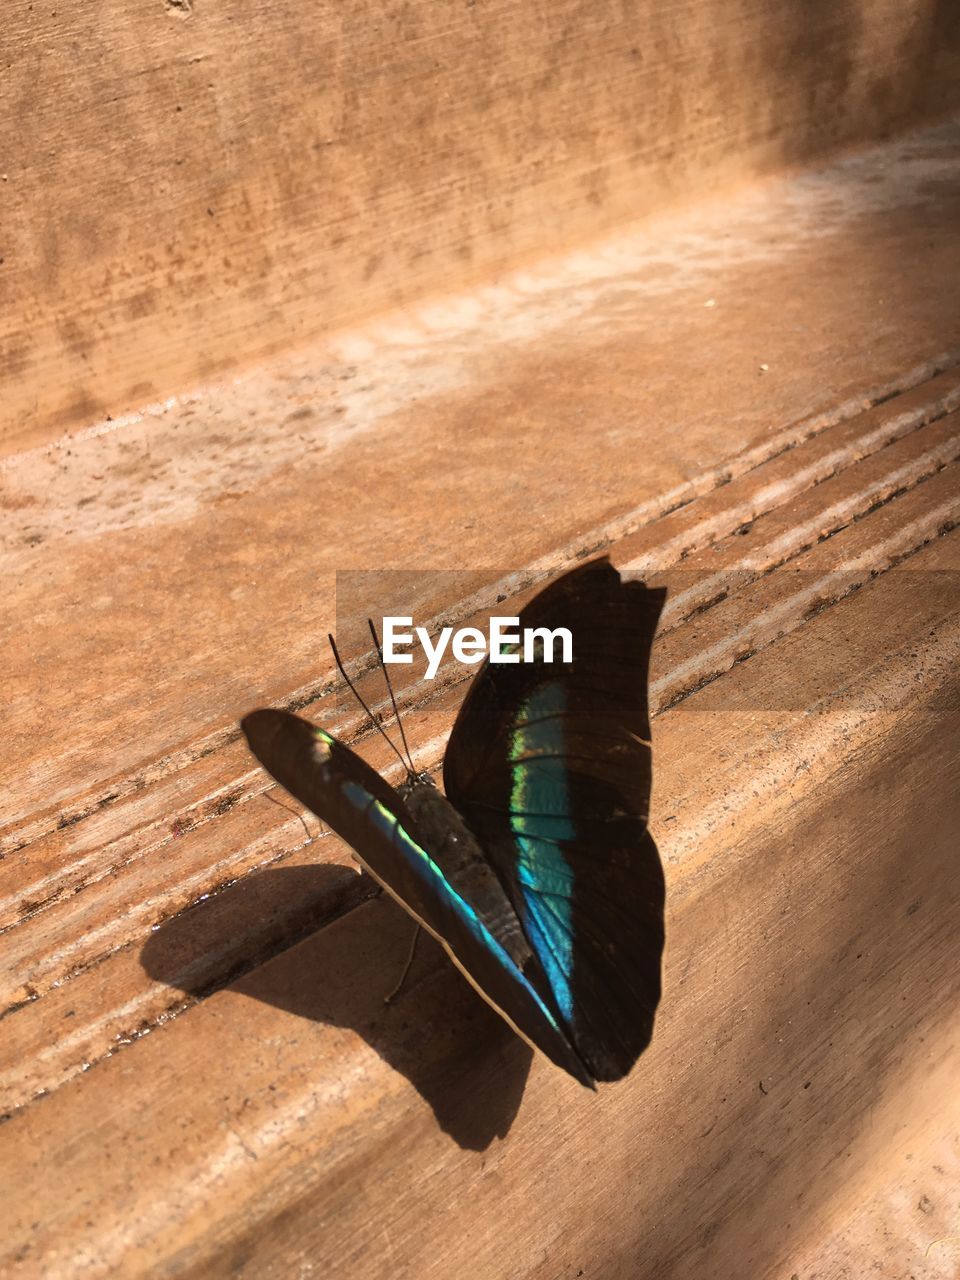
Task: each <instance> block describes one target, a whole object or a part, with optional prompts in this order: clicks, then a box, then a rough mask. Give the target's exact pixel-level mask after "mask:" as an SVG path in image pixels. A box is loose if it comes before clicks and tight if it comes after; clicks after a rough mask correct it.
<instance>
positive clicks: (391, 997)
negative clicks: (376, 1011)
mask: <svg viewBox="0 0 960 1280" xmlns="http://www.w3.org/2000/svg"><path fill="white" fill-rule="evenodd" d="M419 940H420V925H417V926H416V928H415V929H414V931H413V941H412V942H411V943H410V954H409V955H408V956H407V963H406V964H405V965H404V966H403V973H401V975H400V981H399V982H398V983H397V985H396V986H395V987H394V988H393V990H392V991H391V992H390V994H389V995H386V996H384V997H383V1003H384V1004H392V1003H393V1001H394V1000H395V999H396V997H397V996H398V995H399V994H400V989H401V987H402V986H403V984H404V983H405V982H406V980H407V974H408V973H409V972H410V966H411V965H412V964H413V957H414V955H415V954H416V950H417V943H418V942H419Z"/></svg>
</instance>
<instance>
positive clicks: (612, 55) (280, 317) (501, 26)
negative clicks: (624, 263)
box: [0, 0, 960, 451]
mask: <svg viewBox="0 0 960 1280" xmlns="http://www.w3.org/2000/svg"><path fill="white" fill-rule="evenodd" d="M0 67H2V75H0V131H2V133H0V157H2V159H0V165H2V172H0V371H2V377H3V395H2V397H0V448H2V449H3V450H5V451H6V450H11V449H19V448H22V447H25V446H28V445H31V444H36V443H40V442H43V441H46V440H49V439H53V438H56V437H57V436H59V435H60V434H61V433H62V432H63V431H65V430H67V429H72V428H75V427H83V426H86V425H88V424H89V423H90V422H92V421H95V420H102V419H103V418H105V417H106V416H107V415H110V416H112V417H113V418H114V419H116V418H117V417H118V416H120V415H121V414H123V413H127V412H135V411H139V410H140V409H141V408H142V407H143V405H145V404H147V403H150V402H163V401H165V400H166V399H167V398H168V397H169V396H171V395H173V394H176V393H179V392H183V391H188V390H190V389H191V388H193V387H195V386H200V385H202V384H203V383H205V382H206V381H208V380H209V379H210V378H211V377H212V376H215V375H218V374H220V373H224V372H230V371H231V370H233V369H235V368H237V367H242V366H243V365H245V364H249V363H250V362H251V361H255V360H257V359H258V358H260V357H263V356H264V355H270V354H272V353H275V352H277V351H281V350H287V349H289V348H290V346H291V345H292V344H295V343H297V342H302V341H305V340H309V339H311V338H313V337H315V336H317V335H318V334H321V333H324V332H329V331H331V330H332V329H334V328H336V327H338V326H340V325H343V324H344V323H347V322H353V321H354V320H357V319H359V318H362V317H364V316H368V315H371V314H376V313H378V312H380V311H382V310H383V309H384V308H385V307H390V306H396V305H399V304H403V303H408V302H410V301H414V300H417V299H419V298H421V297H422V296H424V294H426V293H433V292H439V293H446V292H447V291H448V290H449V288H450V285H451V281H455V282H457V284H469V283H471V282H476V281H482V280H486V279H489V277H490V275H491V274H492V273H493V272H496V271H499V270H501V269H503V268H504V267H505V266H508V265H510V264H513V263H517V262H526V261H528V260H529V259H530V258H531V256H533V255H542V254H544V253H551V252H559V251H562V250H566V249H567V248H569V247H570V246H572V245H575V244H578V243H580V242H586V241H589V240H590V239H591V238H593V237H595V236H597V235H598V234H600V233H602V232H604V231H605V230H608V229H610V228H614V227H618V226H620V225H621V224H622V223H624V221H626V220H629V219H633V218H637V217H640V216H643V215H645V214H647V213H649V212H651V211H657V210H662V209H663V208H664V207H665V206H666V205H670V204H676V203H677V202H683V201H684V200H687V199H689V198H690V197H699V196H702V194H703V193H704V192H705V191H707V190H710V189H716V188H720V187H726V186H729V185H730V184H735V183H738V182H741V181H743V180H744V179H749V178H751V177H754V176H756V175H757V174H761V173H768V172H771V171H779V170H781V169H783V168H784V167H785V166H789V165H795V164H798V163H801V162H804V163H806V162H809V161H811V160H812V159H815V158H817V157H822V156H825V155H827V154H829V153H830V152H832V151H835V150H836V149H837V148H838V147H841V146H844V145H847V144H850V143H857V142H863V141H869V140H876V139H880V138H884V137H886V136H887V135H888V134H889V133H890V131H891V130H895V129H902V128H904V127H906V126H908V125H910V124H914V123H920V122H923V121H925V120H929V119H931V118H932V117H937V116H942V115H944V114H946V113H947V112H949V111H951V110H956V109H957V107H958V105H960V88H958V86H960V27H958V24H957V21H956V14H955V7H954V6H953V5H952V4H951V3H949V0H872V3H871V4H869V5H864V4H862V3H861V2H860V0H821V2H820V3H817V4H816V5H813V6H811V5H809V4H808V5H805V6H799V5H798V4H797V3H796V0H761V2H760V3H748V0H735V3H730V0H709V2H706V3H705V2H704V0H683V2H682V3H681V2H678V3H673V4H667V5H665V4H663V3H659V2H654V0H640V2H639V3H627V2H626V0H605V2H604V3H600V4H598V3H596V0H525V3H524V4H522V5H517V4H513V3H510V2H509V0H413V2H405V3H383V0H364V2H360V0H353V2H352V3H350V4H349V5H343V4H340V5H334V4H329V3H326V4H320V5H302V4H296V3H291V2H290V0H268V2H267V3H265V4H263V5H261V6H260V7H259V8H258V10H257V12H256V16H255V18H254V17H253V16H252V14H251V11H250V9H249V7H248V6H247V5H244V4H241V3H238V0H217V3H212V2H210V0H195V2H191V0H103V2H102V3H99V4H97V5H95V6H89V5H60V6H52V5H40V4H37V3H32V2H29V0H8V2H7V4H6V5H5V6H4V23H3V31H2V33H0Z"/></svg>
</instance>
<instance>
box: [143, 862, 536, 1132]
mask: <svg viewBox="0 0 960 1280" xmlns="http://www.w3.org/2000/svg"><path fill="white" fill-rule="evenodd" d="M348 907H350V908H352V909H349V910H347V909H345V908H348ZM338 912H342V914H337V913H338ZM331 916H334V917H335V918H333V919H331ZM413 931H414V925H413V922H412V921H411V920H410V918H409V916H408V915H407V914H406V912H404V911H403V910H401V908H400V907H398V906H397V905H396V904H395V903H394V902H393V900H392V899H390V898H389V897H388V896H387V895H386V894H381V893H376V892H375V891H374V890H373V888H372V882H369V881H368V879H367V877H366V876H363V877H360V876H358V875H357V874H356V873H355V872H353V871H352V870H350V869H349V868H345V867H340V866H329V865H320V866H306V867H304V866H300V867H281V868H267V869H265V870H263V871H260V872H257V873H255V874H253V875H250V876H247V877H245V878H244V879H242V880H239V881H237V882H236V883H235V884H233V885H230V886H228V887H227V888H226V889H224V890H222V891H221V892H219V893H217V894H215V895H213V896H211V897H209V898H207V899H205V900H203V901H201V902H198V903H196V904H194V905H193V906H192V907H190V908H188V909H187V910H185V911H183V912H181V913H180V914H179V915H177V916H174V917H173V918H172V919H170V920H169V921H167V922H165V923H164V924H162V925H160V926H159V927H157V928H156V929H155V930H154V932H153V934H152V935H151V937H150V938H149V940H148V941H147V943H146V944H145V945H144V947H143V950H142V952H141V956H140V959H141V963H142V964H143V967H144V969H145V970H146V972H147V973H148V974H149V976H150V977H151V978H153V979H154V980H155V981H159V982H164V983H166V984H167V985H168V986H170V987H172V988H174V989H175V990H178V991H182V992H184V993H185V994H187V995H190V996H205V995H209V994H211V993H212V992H213V991H215V990H217V989H219V988H221V987H223V986H225V985H227V984H228V983H229V985H230V989H231V990H232V991H235V992H241V993H242V994H244V995H246V996H248V997H250V998H251V999H253V1000H259V1001H262V1002H263V1003H266V1004H269V1005H273V1006H274V1007H276V1008H279V1009H284V1010H286V1011H287V1012H288V1013H292V1014H295V1015H296V1016H298V1017H301V1018H308V1019H310V1020H312V1021H315V1022H320V1023H326V1024H328V1025H330V1026H336V1027H346V1028H350V1029H351V1030H353V1031H355V1032H356V1033H357V1034H358V1035H360V1036H362V1037H363V1038H364V1039H365V1040H366V1041H367V1043H368V1044H369V1045H370V1046H371V1048H373V1049H374V1050H375V1051H376V1053H377V1054H378V1055H379V1056H380V1057H381V1058H382V1059H383V1061H384V1062H386V1063H387V1064H388V1065H389V1066H390V1067H391V1068H393V1069H394V1070H395V1071H399V1072H401V1073H402V1074H403V1075H404V1076H406V1078H407V1079H408V1080H409V1081H410V1083H411V1084H412V1085H413V1087H414V1088H415V1089H416V1090H417V1092H418V1093H419V1094H420V1095H421V1097H422V1098H423V1099H424V1101H425V1102H427V1103H428V1105H429V1106H430V1107H431V1109H432V1110H433V1113H434V1116H435V1117H436V1121H437V1124H438V1125H439V1127H440V1128H441V1129H442V1130H443V1132H445V1133H446V1134H448V1135H449V1136H450V1137H451V1138H452V1139H453V1140H454V1141H455V1142H456V1143H457V1144H458V1145H459V1146H461V1147H463V1148H466V1149H469V1150H473V1151H482V1150H484V1149H485V1148H486V1147H488V1146H489V1145H490V1143H491V1142H492V1141H493V1139H494V1138H503V1137H505V1136H506V1134H507V1132H508V1131H509V1129H510V1126H511V1125H512V1123H513V1120H514V1118H515V1117H516V1114H517V1112H518V1110H519V1108H520V1102H521V1100H522V1098H523V1092H524V1088H525V1085H526V1080H527V1075H528V1073H529V1070H530V1064H531V1060H532V1057H533V1053H532V1051H531V1049H530V1048H529V1047H528V1046H527V1045H526V1044H525V1043H524V1042H523V1041H522V1040H520V1039H519V1037H517V1036H516V1035H515V1034H514V1033H513V1031H511V1029H510V1028H509V1027H508V1026H507V1025H506V1024H505V1023H504V1021H503V1020H502V1019H501V1018H500V1017H499V1015H498V1014H496V1013H495V1012H494V1010H492V1009H491V1008H490V1006H489V1005H488V1004H487V1003H486V1001H484V1000H482V999H481V998H480V997H479V996H478V995H477V994H476V992H475V991H474V990H473V988H472V987H471V986H470V984H469V983H468V982H467V981H466V980H465V979H464V978H463V977H462V976H461V975H460V973H459V972H458V971H457V969H456V968H455V967H454V966H453V964H452V963H451V962H450V961H449V959H448V958H447V956H446V954H445V952H444V951H443V949H442V948H441V947H440V945H439V944H438V943H437V942H436V941H435V940H434V939H433V938H432V937H430V936H429V935H428V934H426V933H424V932H421V934H420V937H419V939H418V942H417V947H416V952H415V956H414V960H413V963H412V965H411V967H410V971H409V973H408V974H407V976H406V978H405V980H404V982H403V985H402V987H401V989H400V991H399V992H398V993H397V995H396V997H395V998H394V999H393V1000H391V1002H390V1003H389V1004H387V1003H385V997H386V996H387V995H388V993H389V992H390V991H391V989H392V988H393V987H395V985H396V983H397V980H398V978H399V977H400V975H401V973H402V972H403V969H404V965H405V964H406V961H407V958H408V956H409V953H410V945H411V941H412V939H413ZM323 1069H324V1068H323V1065H322V1063H320V1062H318V1071H322V1070H323Z"/></svg>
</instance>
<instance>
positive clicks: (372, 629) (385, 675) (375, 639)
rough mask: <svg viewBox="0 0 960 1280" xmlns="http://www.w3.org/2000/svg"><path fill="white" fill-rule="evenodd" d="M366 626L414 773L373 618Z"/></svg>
mask: <svg viewBox="0 0 960 1280" xmlns="http://www.w3.org/2000/svg"><path fill="white" fill-rule="evenodd" d="M367 626H368V627H369V628H370V634H371V635H372V636H373V643H374V644H375V645H376V647H377V657H378V658H379V659H380V670H381V671H382V672H383V678H384V680H386V682H387V692H388V693H389V694H390V702H391V703H392V704H393V714H394V715H395V716H396V718H397V728H398V729H399V730H400V739H401V741H402V742H403V749H404V751H405V752H406V753H407V759H408V760H409V761H410V773H411V774H413V775H415V774H416V772H417V771H416V769H415V768H414V764H413V756H412V755H411V754H410V744H409V743H408V742H407V735H406V734H405V733H404V731H403V721H402V720H401V719H400V708H399V707H398V706H397V700H396V698H395V697H394V694H393V685H392V684H391V682H390V672H389V671H388V670H387V664H386V663H385V662H384V660H383V650H382V649H381V648H380V641H379V639H378V637H377V629H376V627H375V626H374V625H373V619H372V618H368V619H367Z"/></svg>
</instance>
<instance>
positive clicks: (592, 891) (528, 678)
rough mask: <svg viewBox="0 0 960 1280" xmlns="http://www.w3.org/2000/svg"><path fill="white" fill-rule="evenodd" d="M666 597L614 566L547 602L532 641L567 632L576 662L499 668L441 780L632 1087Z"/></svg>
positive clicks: (650, 911) (482, 685)
mask: <svg viewBox="0 0 960 1280" xmlns="http://www.w3.org/2000/svg"><path fill="white" fill-rule="evenodd" d="M664 597H665V592H664V591H660V590H651V589H650V588H647V587H646V586H644V584H643V583H641V582H621V580H620V575H619V574H618V573H617V571H616V570H615V569H614V568H613V567H612V566H611V565H610V563H609V561H607V560H606V559H600V560H594V561H592V562H590V563H588V564H585V565H583V566H581V567H580V568H578V569H575V570H573V571H572V572H570V573H568V574H566V575H565V576H564V577H562V578H560V579H558V580H557V581H556V582H554V583H553V584H551V585H550V586H549V587H547V588H546V589H545V590H544V591H542V592H541V593H540V594H539V595H538V596H536V597H535V598H534V599H533V600H532V601H531V602H530V603H529V604H528V605H527V606H526V608H524V609H523V611H522V612H521V614H520V627H521V629H525V628H547V629H549V630H551V631H552V630H554V629H555V628H558V627H566V628H568V629H569V631H570V632H571V635H572V650H573V652H572V661H570V662H556V661H554V662H553V663H549V664H548V663H545V662H543V661H542V660H538V661H531V662H523V661H518V662H516V663H511V664H506V663H490V662H489V661H487V662H486V663H485V664H484V666H483V667H482V668H481V669H480V671H479V672H478V674H477V676H476V679H475V680H474V682H473V685H472V686H471V688H470V691H469V693H468V695H467V697H466V699H465V701H464V703H463V706H462V707H461V709H460V714H459V716H458V717H457V721H456V723H455V725H454V728H453V732H452V734H451V737H450V742H449V745H448V747H447V754H446V758H445V760H444V766H443V776H444V789H445V791H446V794H447V797H448V799H450V800H451V801H452V802H453V804H454V805H455V806H456V808H457V809H458V810H459V812H460V813H461V814H462V815H463V817H464V819H465V820H466V822H467V824H468V826H469V827H470V828H471V830H472V831H473V833H474V835H475V836H476V837H477V839H478V840H479V842H480V844H481V845H482V847H483V849H484V851H485V852H486V853H487V855H488V856H489V858H490V860H491V862H492V864H493V865H494V867H495V869H496V870H497V872H498V874H499V875H500V878H501V880H502V882H503V884H504V887H505V889H506V891H507V893H508V895H509V897H510V899H511V901H512V902H513V905H514V907H515V909H516V911H517V914H518V915H519V917H520V920H521V923H522V924H523V927H524V931H525V933H526V935H527V938H528V940H529V941H530V944H531V946H532V948H533V950H534V952H535V953H536V955H537V957H538V958H539V960H540V961H541V964H542V966H543V969H544V971H545V972H546V974H547V977H548V979H549V984H550V994H551V996H552V1000H553V1003H554V1006H555V1009H556V1013H557V1016H558V1018H559V1020H560V1022H561V1024H562V1025H563V1026H564V1028H565V1030H566V1032H567V1035H568V1037H569V1039H570V1040H571V1041H572V1043H573V1045H574V1046H575V1048H576V1049H577V1052H578V1054H579V1056H580V1057H581V1058H582V1059H583V1060H584V1062H585V1063H586V1064H587V1067H588V1068H589V1070H590V1072H591V1074H592V1075H593V1076H594V1078H595V1079H597V1080H618V1079H620V1078H621V1077H622V1076H624V1075H626V1074H627V1072H629V1071H630V1069H631V1067H632V1066H633V1064H634V1062H635V1061H636V1059H637V1057H638V1056H639V1054H640V1053H642V1051H643V1050H644V1048H646V1046H647V1044H648V1043H649V1041H650V1037H651V1035H652V1033H653V1020H654V1014H655V1011H656V1008H657V1004H658V1001H659V998H660V962H661V955H662V951H663V937H664V935H663V905H664V882H663V872H662V868H661V866H660V859H659V856H658V854H657V849H656V845H655V844H654V842H653V839H652V837H651V836H650V833H649V831H648V830H647V814H648V810H649V804H650V786H651V748H650V718H649V711H648V705H647V677H648V667H649V660H650V649H651V646H652V643H653V636H654V632H655V631H656V626H657V621H658V619H659V616H660V611H661V609H662V607H663V601H664ZM516 656H517V657H518V658H522V654H521V653H519V652H517V654H516Z"/></svg>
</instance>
